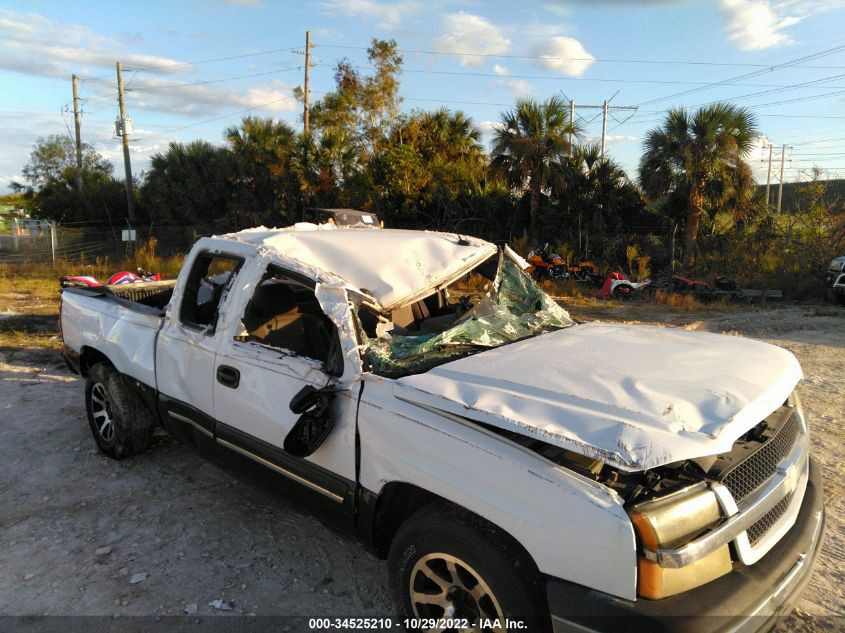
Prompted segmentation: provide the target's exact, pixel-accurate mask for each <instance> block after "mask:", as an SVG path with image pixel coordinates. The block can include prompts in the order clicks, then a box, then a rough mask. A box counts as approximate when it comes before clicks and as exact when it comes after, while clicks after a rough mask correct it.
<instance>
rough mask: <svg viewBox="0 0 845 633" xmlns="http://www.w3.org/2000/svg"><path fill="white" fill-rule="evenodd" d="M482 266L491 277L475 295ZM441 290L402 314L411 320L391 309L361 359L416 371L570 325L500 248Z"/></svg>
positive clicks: (382, 367) (393, 370) (391, 369)
mask: <svg viewBox="0 0 845 633" xmlns="http://www.w3.org/2000/svg"><path fill="white" fill-rule="evenodd" d="M485 266H486V267H487V269H488V270H490V271H491V272H494V275H495V276H494V277H493V279H492V283H487V284H486V287H483V288H482V289H483V290H486V292H483V293H482V294H481V296H480V298H478V297H477V296H472V295H473V293H472V289H473V288H477V287H478V286H479V285H482V286H484V284H483V283H481V284H479V281H478V280H482V282H483V273H480V272H479V271H482V270H483V269H484V268H485ZM488 274H489V273H488ZM440 292H442V293H443V294H442V295H441V296H437V295H435V297H430V298H428V300H427V301H426V302H417V304H414V306H412V308H413V309H412V310H411V313H410V314H408V316H407V318H406V321H407V320H408V319H411V321H410V322H408V323H405V322H403V321H402V314H401V313H400V314H399V315H398V316H397V313H396V312H394V321H393V322H392V323H388V324H384V323H382V324H380V325H379V326H378V327H377V332H375V333H374V334H376V336H374V337H370V336H369V335H366V342H365V344H364V357H365V360H366V361H367V363H368V364H369V365H370V367H371V368H372V370H373V371H374V372H375V373H377V374H382V375H388V376H392V375H406V374H411V373H418V372H421V371H426V370H427V369H430V368H431V367H433V366H435V365H439V364H442V363H444V362H448V361H450V360H454V359H456V358H459V357H461V356H465V355H467V354H468V353H472V352H477V351H482V350H484V349H489V348H492V347H498V346H500V345H505V344H507V343H513V342H514V341H518V340H520V339H524V338H527V337H529V336H534V335H536V334H540V333H542V332H548V331H551V330H557V329H560V328H565V327H569V326H570V325H572V324H573V321H572V320H571V319H570V318H569V314H568V313H567V312H566V310H564V309H563V308H561V307H560V306H559V305H558V304H557V303H556V302H555V301H554V300H553V299H552V298H551V297H549V295H547V294H546V293H545V292H543V290H542V289H541V288H540V287H539V286H537V284H536V283H534V281H533V280H532V279H531V278H530V277H529V276H528V275H526V274H524V273H523V272H522V270H520V268H519V266H517V264H515V263H514V262H513V261H511V260H510V259H508V258H506V257H505V256H504V254H503V253H502V252H501V251H500V253H499V255H498V256H497V257H495V258H493V259H492V260H488V262H486V263H485V264H482V265H480V266H478V267H477V268H476V269H474V270H473V271H472V272H470V273H469V274H468V275H466V276H465V277H464V278H463V279H462V280H460V281H459V282H457V283H455V284H453V285H452V286H450V287H449V288H448V289H446V290H444V291H440ZM456 294H460V295H461V296H460V299H459V301H458V302H457V303H455V302H452V301H451V300H452V299H454V298H455V296H456ZM434 299H436V300H437V301H439V305H440V306H441V307H440V308H439V309H437V308H435V307H434V306H435V304H436V303H437V302H436V301H434ZM429 305H430V306H431V307H429ZM433 312H437V314H433ZM397 321H398V322H399V323H397ZM368 334H369V333H368Z"/></svg>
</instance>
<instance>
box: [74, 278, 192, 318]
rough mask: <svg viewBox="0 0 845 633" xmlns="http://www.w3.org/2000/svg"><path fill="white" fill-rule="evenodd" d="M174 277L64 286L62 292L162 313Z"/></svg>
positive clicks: (171, 288)
mask: <svg viewBox="0 0 845 633" xmlns="http://www.w3.org/2000/svg"><path fill="white" fill-rule="evenodd" d="M175 285H176V280H175V279H170V280H167V281H145V282H142V283H135V284H117V285H113V286H95V287H91V288H66V289H64V290H63V292H64V293H71V294H80V295H83V296H89V297H103V298H105V299H107V300H112V301H115V302H116V303H118V304H120V305H122V306H123V307H125V308H128V309H130V310H134V311H138V312H145V313H148V314H149V313H155V314H160V315H161V316H163V315H164V308H165V307H166V306H167V304H168V303H169V302H170V297H171V296H172V295H173V287H174V286H175Z"/></svg>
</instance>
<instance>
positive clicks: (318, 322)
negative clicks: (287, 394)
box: [235, 265, 337, 364]
mask: <svg viewBox="0 0 845 633" xmlns="http://www.w3.org/2000/svg"><path fill="white" fill-rule="evenodd" d="M241 325H242V328H241V332H240V334H239V335H238V336H236V337H235V338H236V339H238V340H240V341H246V342H255V343H259V344H261V345H264V346H266V347H271V348H275V349H279V350H284V351H287V352H290V353H292V354H294V355H296V356H304V357H306V358H311V359H313V360H317V361H320V362H322V363H324V364H325V363H328V362H329V360H330V359H331V357H332V356H333V355H334V354H335V353H336V351H337V330H336V328H335V326H334V324H333V323H332V322H331V321H330V320H329V318H328V317H327V316H326V315H325V313H324V312H323V310H322V308H321V307H320V303H319V302H318V301H317V297H316V296H315V295H314V288H313V287H310V286H309V285H308V284H305V283H303V282H302V281H300V280H298V279H294V278H293V277H292V276H291V275H289V274H287V273H286V272H285V271H282V270H281V269H279V268H276V267H275V266H273V265H270V266H269V267H268V270H267V273H266V274H265V275H264V278H263V279H262V280H261V282H260V283H259V284H258V287H257V288H256V289H255V294H254V295H253V297H252V299H251V300H250V302H249V303H248V304H247V307H246V310H245V311H244V315H243V317H242V319H241Z"/></svg>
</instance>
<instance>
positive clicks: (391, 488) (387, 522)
mask: <svg viewBox="0 0 845 633" xmlns="http://www.w3.org/2000/svg"><path fill="white" fill-rule="evenodd" d="M435 504H436V505H437V506H439V507H446V508H448V509H450V510H451V511H452V512H454V513H457V514H461V515H464V516H466V517H467V518H469V519H470V522H471V523H472V524H474V525H475V526H476V527H478V528H480V529H482V530H486V531H490V532H494V533H496V534H497V535H498V536H500V537H501V538H503V539H504V540H506V541H508V542H509V544H510V545H511V546H512V547H513V548H516V550H518V551H520V552H522V553H523V554H524V555H525V556H526V557H527V559H528V560H529V561H531V563H532V564H533V565H534V568H535V569H537V563H536V561H534V558H533V557H532V556H531V554H530V553H529V552H528V550H526V549H525V548H524V547H523V546H522V543H520V542H519V541H518V540H517V539H516V538H514V537H513V536H512V535H511V534H510V533H508V532H507V531H506V530H504V529H502V528H501V527H499V526H498V525H496V524H495V523H493V522H491V521H489V520H487V519H485V518H484V517H482V516H480V515H478V514H476V513H475V512H472V511H470V510H467V509H466V508H464V507H462V506H459V505H457V504H456V503H453V502H451V501H449V500H448V499H444V498H443V497H441V496H439V495H436V494H434V493H433V492H429V491H428V490H424V489H423V488H420V487H418V486H415V485H413V484H409V483H405V482H390V483H388V484H387V485H385V486H384V488H383V489H382V491H381V493H380V494H379V496H378V500H377V501H376V509H375V513H374V516H373V546H374V549H375V553H376V555H377V556H378V557H379V558H387V552H388V551H389V550H390V543H391V542H392V541H393V537H394V536H396V532H397V531H399V528H400V527H401V526H402V524H403V523H404V522H405V521H407V520H408V519H410V518H411V516H413V515H414V514H415V513H417V512H418V511H419V510H420V508H423V507H425V506H428V505H435Z"/></svg>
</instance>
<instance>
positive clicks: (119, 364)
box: [62, 292, 161, 387]
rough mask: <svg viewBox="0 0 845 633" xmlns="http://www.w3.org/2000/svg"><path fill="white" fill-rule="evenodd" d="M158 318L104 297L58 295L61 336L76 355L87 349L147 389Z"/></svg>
mask: <svg viewBox="0 0 845 633" xmlns="http://www.w3.org/2000/svg"><path fill="white" fill-rule="evenodd" d="M160 325H161V317H157V316H155V315H152V314H144V313H139V312H133V311H132V310H130V309H129V308H126V307H124V306H122V305H120V304H118V303H116V302H113V301H109V300H108V299H106V298H100V297H95V296H90V297H88V296H85V295H82V294H77V293H73V292H67V293H63V294H62V337H63V338H64V342H65V344H66V345H67V346H68V347H70V348H71V349H72V350H74V351H76V352H82V351H83V349H84V348H86V347H90V348H92V349H95V350H97V351H98V352H101V353H102V354H104V355H105V356H106V357H107V358H108V359H109V360H110V361H111V363H112V364H113V365H114V366H115V368H116V369H117V370H118V371H119V372H121V373H123V374H126V375H127V376H131V377H132V378H135V379H136V380H139V381H141V382H143V383H144V384H147V385H149V386H151V387H154V386H155V384H156V378H155V339H156V334H157V332H158V329H159V326H160Z"/></svg>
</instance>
